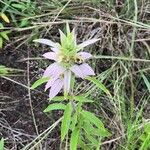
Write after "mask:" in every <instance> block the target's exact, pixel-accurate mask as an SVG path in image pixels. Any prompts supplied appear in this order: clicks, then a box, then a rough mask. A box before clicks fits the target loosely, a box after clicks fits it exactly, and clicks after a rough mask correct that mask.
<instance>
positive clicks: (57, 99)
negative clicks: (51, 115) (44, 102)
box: [49, 95, 73, 101]
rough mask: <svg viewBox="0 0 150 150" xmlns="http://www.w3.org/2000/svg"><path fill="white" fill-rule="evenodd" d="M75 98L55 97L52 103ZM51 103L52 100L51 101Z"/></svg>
mask: <svg viewBox="0 0 150 150" xmlns="http://www.w3.org/2000/svg"><path fill="white" fill-rule="evenodd" d="M72 98H73V97H72V96H69V95H68V96H66V97H65V96H55V97H54V98H53V99H52V101H64V100H69V99H72ZM49 100H50V101H51V99H49Z"/></svg>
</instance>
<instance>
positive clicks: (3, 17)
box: [0, 13, 10, 23]
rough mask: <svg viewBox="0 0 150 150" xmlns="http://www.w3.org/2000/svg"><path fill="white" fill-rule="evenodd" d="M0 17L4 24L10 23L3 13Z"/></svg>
mask: <svg viewBox="0 0 150 150" xmlns="http://www.w3.org/2000/svg"><path fill="white" fill-rule="evenodd" d="M0 15H1V17H2V19H3V20H4V21H5V22H7V23H10V21H9V19H8V17H7V16H6V15H5V14H4V13H1V14H0Z"/></svg>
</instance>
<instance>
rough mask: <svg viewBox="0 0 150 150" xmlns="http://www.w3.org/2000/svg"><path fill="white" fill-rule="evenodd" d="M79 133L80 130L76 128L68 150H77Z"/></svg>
mask: <svg viewBox="0 0 150 150" xmlns="http://www.w3.org/2000/svg"><path fill="white" fill-rule="evenodd" d="M79 133H80V130H79V129H78V128H77V127H76V128H75V129H74V130H73V132H72V134H71V139H70V150H77V146H78V139H79V135H80V134H79Z"/></svg>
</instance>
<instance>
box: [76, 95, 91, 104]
mask: <svg viewBox="0 0 150 150" xmlns="http://www.w3.org/2000/svg"><path fill="white" fill-rule="evenodd" d="M73 98H74V100H75V101H78V102H81V103H93V101H92V100H90V99H88V98H86V97H84V96H81V95H79V96H74V97H73Z"/></svg>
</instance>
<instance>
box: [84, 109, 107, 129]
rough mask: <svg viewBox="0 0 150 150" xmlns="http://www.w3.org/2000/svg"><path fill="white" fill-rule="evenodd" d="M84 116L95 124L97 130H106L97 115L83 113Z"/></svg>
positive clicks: (87, 112)
mask: <svg viewBox="0 0 150 150" xmlns="http://www.w3.org/2000/svg"><path fill="white" fill-rule="evenodd" d="M82 115H83V117H84V118H85V119H86V120H89V121H90V122H91V123H93V124H94V125H95V126H97V128H104V124H103V123H102V122H101V121H100V119H99V118H97V117H96V116H95V114H93V113H91V112H89V111H85V110H83V111H82Z"/></svg>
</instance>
